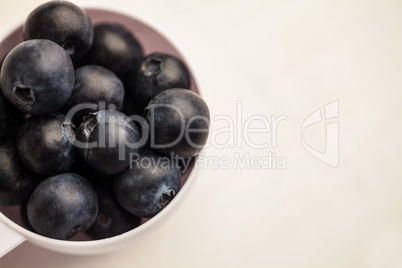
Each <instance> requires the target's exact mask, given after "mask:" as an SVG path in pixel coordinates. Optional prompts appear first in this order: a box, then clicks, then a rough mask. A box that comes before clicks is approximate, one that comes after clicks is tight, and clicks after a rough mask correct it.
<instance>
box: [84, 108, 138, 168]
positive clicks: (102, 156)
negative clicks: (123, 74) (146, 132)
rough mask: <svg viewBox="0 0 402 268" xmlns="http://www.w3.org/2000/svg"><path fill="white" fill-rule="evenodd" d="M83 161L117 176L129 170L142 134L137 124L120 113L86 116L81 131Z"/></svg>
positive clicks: (110, 112) (107, 111)
mask: <svg viewBox="0 0 402 268" xmlns="http://www.w3.org/2000/svg"><path fill="white" fill-rule="evenodd" d="M77 141H78V142H80V143H82V144H80V145H77V147H78V152H79V155H80V156H81V158H82V159H83V160H84V161H85V162H86V163H87V164H88V165H89V166H90V167H92V168H93V169H95V170H96V171H98V172H101V173H104V174H107V175H113V174H117V173H120V172H122V171H124V170H126V169H127V168H128V167H129V164H130V154H131V153H136V152H137V151H138V142H139V141H140V134H139V131H138V128H137V126H136V125H135V124H134V122H133V121H132V120H131V119H130V118H128V117H127V116H126V115H125V114H123V113H121V112H118V111H110V110H104V111H99V112H95V113H91V114H90V115H89V116H87V117H85V119H84V121H83V122H82V124H81V125H80V127H79V128H78V130H77Z"/></svg>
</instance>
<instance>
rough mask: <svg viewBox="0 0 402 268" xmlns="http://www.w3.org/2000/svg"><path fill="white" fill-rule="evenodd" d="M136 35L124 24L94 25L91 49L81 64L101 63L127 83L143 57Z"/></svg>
mask: <svg viewBox="0 0 402 268" xmlns="http://www.w3.org/2000/svg"><path fill="white" fill-rule="evenodd" d="M143 55H144V54H143V50H142V47H141V45H140V44H139V42H138V41H137V40H136V38H135V37H134V35H133V34H132V33H131V32H130V31H129V30H128V29H126V28H125V27H124V26H123V25H119V24H115V23H102V24H98V25H95V26H94V39H93V43H92V47H91V49H90V50H89V51H88V54H87V55H86V57H85V58H84V59H83V61H82V63H81V65H89V64H94V65H100V66H103V67H105V68H107V69H109V70H111V71H112V72H114V73H115V74H116V75H117V76H118V77H119V78H120V79H121V80H122V81H123V83H125V81H126V79H127V76H128V75H129V73H130V71H131V70H132V69H134V68H135V67H136V66H137V65H138V64H139V62H140V61H141V59H142V57H143Z"/></svg>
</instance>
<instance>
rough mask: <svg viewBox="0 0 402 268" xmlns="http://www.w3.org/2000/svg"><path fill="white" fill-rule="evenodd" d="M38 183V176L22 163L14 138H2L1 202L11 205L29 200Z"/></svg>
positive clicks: (0, 149) (0, 160) (0, 147)
mask: <svg viewBox="0 0 402 268" xmlns="http://www.w3.org/2000/svg"><path fill="white" fill-rule="evenodd" d="M38 183H39V180H38V178H37V177H36V176H35V175H34V174H33V173H32V172H31V171H30V170H28V169H27V168H26V167H25V166H24V164H23V163H22V160H21V159H20V156H19V155H18V152H17V148H16V145H15V141H14V139H12V138H7V139H1V140H0V204H1V205H6V206H11V205H20V204H23V203H25V202H27V201H28V199H29V196H30V195H31V194H32V192H33V191H34V190H35V188H36V186H37V185H38Z"/></svg>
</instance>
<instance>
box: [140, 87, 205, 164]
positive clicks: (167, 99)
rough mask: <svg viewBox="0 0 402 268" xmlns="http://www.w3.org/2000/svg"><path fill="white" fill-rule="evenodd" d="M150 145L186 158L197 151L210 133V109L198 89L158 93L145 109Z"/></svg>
mask: <svg viewBox="0 0 402 268" xmlns="http://www.w3.org/2000/svg"><path fill="white" fill-rule="evenodd" d="M145 116H146V118H147V120H148V121H149V123H150V135H151V136H150V142H151V145H150V146H151V148H152V149H155V150H157V151H158V152H160V153H162V154H166V155H170V154H173V155H176V156H181V157H184V158H188V157H192V156H195V155H197V154H198V153H199V152H200V151H201V150H202V148H203V147H204V145H205V143H206V141H207V138H208V133H209V121H210V116H209V109H208V106H207V104H206V103H205V102H204V100H203V99H202V98H201V97H200V96H199V95H197V94H196V93H194V92H192V91H190V90H186V89H169V90H165V91H163V92H161V93H159V94H158V95H156V96H155V97H154V98H153V99H152V100H151V101H150V102H149V105H148V107H147V108H146V109H145Z"/></svg>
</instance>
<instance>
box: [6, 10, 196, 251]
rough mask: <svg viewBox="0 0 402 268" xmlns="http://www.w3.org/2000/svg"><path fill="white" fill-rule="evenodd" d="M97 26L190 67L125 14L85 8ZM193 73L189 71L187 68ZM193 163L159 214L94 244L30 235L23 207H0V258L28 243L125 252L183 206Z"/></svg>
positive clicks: (17, 38) (12, 42)
mask: <svg viewBox="0 0 402 268" xmlns="http://www.w3.org/2000/svg"><path fill="white" fill-rule="evenodd" d="M85 10H86V12H87V13H88V15H89V16H90V17H91V20H92V22H93V24H94V25H96V24H98V23H102V22H113V23H119V24H122V25H124V26H125V27H126V28H127V29H129V30H130V31H132V33H133V34H134V35H135V37H136V38H137V39H138V41H139V42H140V43H141V45H142V46H143V49H144V54H145V55H147V54H150V53H152V52H163V53H168V54H171V55H174V56H176V57H178V58H179V59H181V60H182V61H183V62H184V63H185V65H187V67H189V66H188V64H187V63H186V61H185V59H184V58H183V56H182V55H181V54H180V53H179V51H178V50H177V49H176V48H175V46H174V45H172V43H171V42H170V41H169V40H167V39H166V38H165V37H164V36H163V35H162V34H161V33H160V32H159V31H156V30H155V29H153V28H152V27H150V26H148V25H147V24H145V23H144V22H141V21H139V20H138V19H136V18H134V17H132V16H131V15H127V14H124V13H122V12H120V11H113V10H111V9H109V8H107V9H105V8H85ZM0 41H1V42H0V59H4V57H5V56H6V55H7V53H8V52H9V51H10V50H11V49H12V48H14V47H15V46H16V45H17V44H19V43H20V42H22V41H23V39H22V24H20V25H19V26H17V27H16V28H13V29H12V30H11V31H10V32H9V33H8V34H6V35H5V36H3V37H2V38H1V40H0ZM188 69H189V70H190V68H188ZM190 76H191V90H192V91H195V92H197V93H199V90H198V87H197V85H196V83H195V79H194V75H193V74H191V70H190ZM195 171H196V170H195V168H194V161H193V164H192V165H191V167H190V168H188V169H187V170H186V172H185V173H184V174H183V175H182V178H181V180H182V181H181V186H182V187H181V190H180V191H179V192H178V194H177V195H176V197H175V198H174V199H173V200H172V201H171V202H170V204H169V205H167V206H166V208H164V209H163V210H162V211H161V212H160V213H158V214H157V215H156V216H155V217H153V218H151V219H143V220H142V224H141V225H140V226H139V227H137V228H135V229H133V230H131V231H128V232H126V233H124V234H121V235H118V236H115V237H111V238H106V239H101V240H91V239H90V238H89V237H87V236H86V235H85V234H81V235H79V236H77V238H75V240H74V241H63V240H57V239H52V238H48V237H45V236H42V235H38V234H36V233H34V232H31V231H29V230H28V229H26V228H25V227H24V224H23V221H22V219H21V206H0V237H1V239H0V257H2V256H3V255H4V254H6V253H7V252H9V251H10V250H12V249H13V248H15V247H16V246H18V245H19V244H20V243H22V242H24V241H25V240H29V241H30V242H32V243H34V244H36V245H38V246H41V247H44V248H47V249H49V250H53V251H57V252H62V253H66V254H75V255H91V254H102V253H106V252H111V251H115V250H119V249H122V248H124V247H126V246H127V245H129V244H130V243H131V242H133V241H134V240H135V239H136V237H138V236H139V235H146V234H147V233H148V232H152V226H154V225H156V224H163V219H164V218H165V217H167V214H168V213H169V211H170V210H172V209H174V207H175V204H176V203H177V202H180V199H181V196H182V195H183V194H184V192H186V190H187V189H188V187H189V182H190V181H192V180H193V178H194V176H195Z"/></svg>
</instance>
